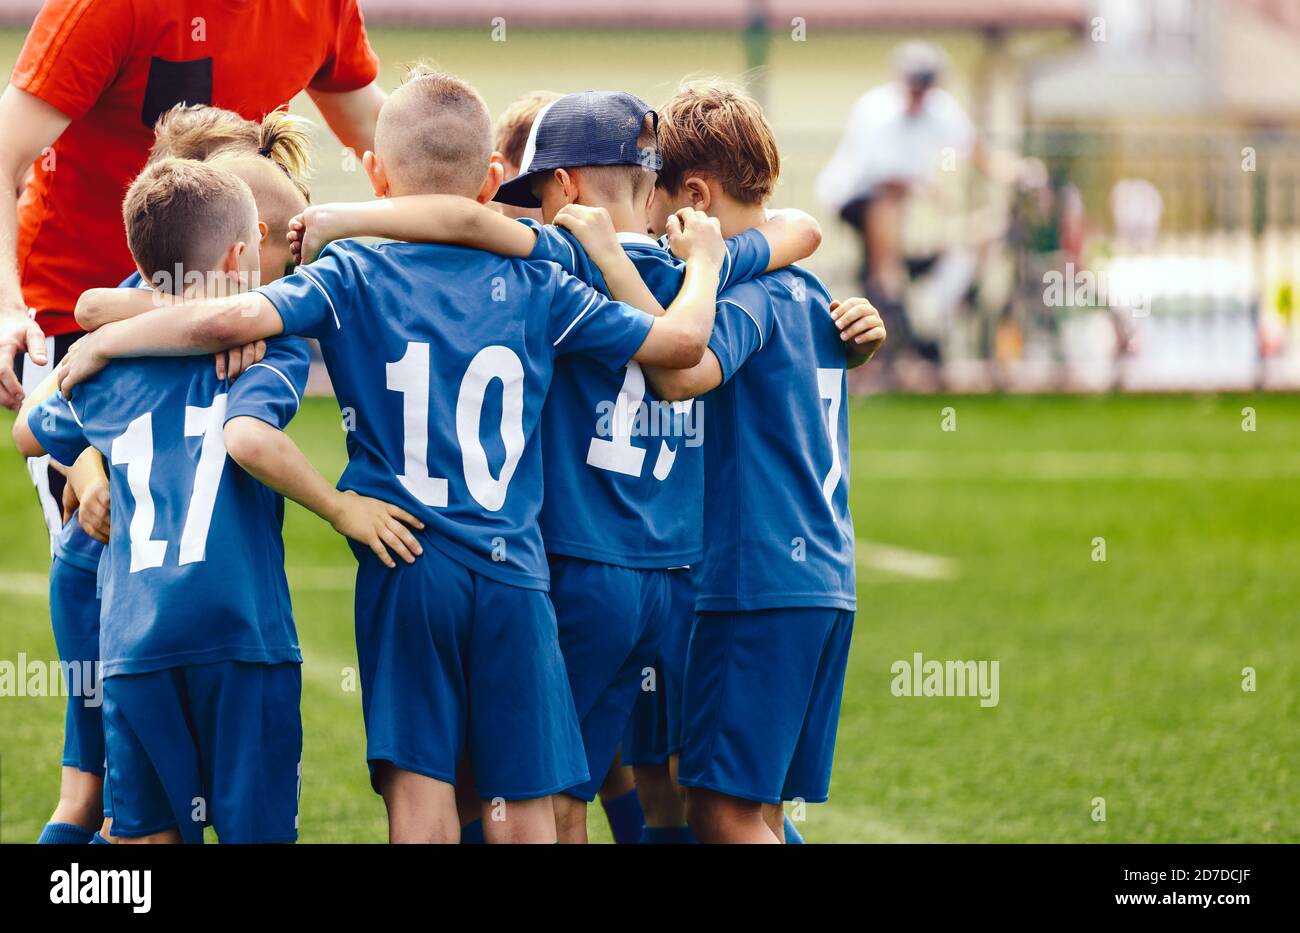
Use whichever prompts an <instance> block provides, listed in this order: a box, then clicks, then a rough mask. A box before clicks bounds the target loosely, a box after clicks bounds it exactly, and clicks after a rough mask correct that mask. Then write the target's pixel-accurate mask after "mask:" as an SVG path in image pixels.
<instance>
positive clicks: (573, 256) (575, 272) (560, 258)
mask: <svg viewBox="0 0 1300 933" xmlns="http://www.w3.org/2000/svg"><path fill="white" fill-rule="evenodd" d="M519 222H520V223H522V224H524V225H526V226H528V227H530V228H532V230H533V231H534V232H536V234H537V245H536V246H534V247H533V251H532V252H531V253H529V254H528V259H529V261H534V260H539V259H540V260H545V261H547V262H553V263H555V264H556V265H557V266H559V267H560V268H561V269H563V270H564V271H565V272H567V273H569V275H572V276H574V277H575V278H578V279H580V280H582V281H583V282H586V283H587V284H588V285H590V286H591V287H592V288H594V289H596V290H597V291H598V292H603V293H604V294H606V295H608V294H609V287H608V286H607V285H606V284H605V277H604V276H603V275H602V274H601V272H600V269H599V268H597V266H596V264H595V263H594V262H592V261H591V258H590V257H589V256H588V255H587V251H586V250H584V249H583V248H582V244H581V243H579V242H578V238H577V237H575V236H574V235H573V234H572V233H570V232H569V231H568V230H565V229H564V228H563V227H557V226H555V225H554V224H539V223H538V222H537V221H535V220H531V219H529V218H526V217H525V218H523V219H521V220H520V221H519Z"/></svg>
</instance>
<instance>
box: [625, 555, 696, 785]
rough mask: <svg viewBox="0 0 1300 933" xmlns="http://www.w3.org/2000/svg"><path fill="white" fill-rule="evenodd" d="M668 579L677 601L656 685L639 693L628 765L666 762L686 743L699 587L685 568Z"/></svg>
mask: <svg viewBox="0 0 1300 933" xmlns="http://www.w3.org/2000/svg"><path fill="white" fill-rule="evenodd" d="M668 579H669V585H670V587H671V594H670V599H671V606H670V608H669V610H668V617H667V619H666V620H665V624H664V627H663V633H662V635H661V636H660V639H659V656H658V658H656V659H655V680H654V682H653V684H652V686H653V689H642V690H641V691H639V692H638V693H637V698H636V705H635V706H634V707H633V708H632V718H631V720H630V721H629V722H628V725H627V731H626V732H625V733H624V735H623V763H624V764H629V765H657V764H664V763H666V762H667V761H668V758H669V756H671V755H676V754H677V753H678V752H679V751H680V750H681V747H682V742H681V733H682V676H683V674H685V672H686V645H687V643H688V642H689V641H690V638H691V624H692V623H693V622H694V621H695V587H694V585H693V584H692V583H691V572H690V570H689V569H688V568H685V567H682V568H678V569H676V570H672V571H670V572H669V576H668ZM643 687H644V684H643Z"/></svg>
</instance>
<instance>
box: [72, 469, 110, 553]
mask: <svg viewBox="0 0 1300 933" xmlns="http://www.w3.org/2000/svg"><path fill="white" fill-rule="evenodd" d="M69 485H71V484H69ZM109 514H110V512H109V492H108V480H107V479H103V480H96V481H95V482H93V483H91V485H90V486H88V487H83V488H82V490H81V506H80V508H79V509H78V510H77V521H78V523H80V525H81V530H82V531H84V532H85V533H86V534H88V535H90V536H91V537H92V538H94V539H95V540H96V541H98V542H99V543H100V544H108V536H109V534H110V533H111V532H112V525H111V523H110V521H109Z"/></svg>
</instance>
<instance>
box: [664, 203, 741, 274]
mask: <svg viewBox="0 0 1300 933" xmlns="http://www.w3.org/2000/svg"><path fill="white" fill-rule="evenodd" d="M668 245H669V247H671V248H672V251H673V255H674V256H676V257H677V258H678V259H682V260H684V261H686V262H693V261H694V262H711V263H713V264H714V265H716V266H717V267H718V268H719V269H721V268H722V259H723V257H724V256H725V255H726V253H727V247H726V244H725V243H723V242H722V229H721V228H720V227H719V226H718V221H717V220H716V219H715V218H713V217H710V216H709V215H708V214H706V213H704V212H703V211H697V210H695V209H694V208H691V207H683V208H682V209H681V210H679V211H678V212H677V213H675V214H673V215H672V216H671V217H669V218H668Z"/></svg>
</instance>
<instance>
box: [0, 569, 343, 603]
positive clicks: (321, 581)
mask: <svg viewBox="0 0 1300 933" xmlns="http://www.w3.org/2000/svg"><path fill="white" fill-rule="evenodd" d="M287 573H288V576H289V585H290V586H291V587H294V588H296V589H300V590H315V591H323V592H351V591H352V586H353V584H354V583H355V581H356V575H357V572H356V568H355V567H290V568H288V571H287ZM0 593H3V594H5V595H6V596H39V597H41V598H42V599H44V598H47V597H48V596H49V595H50V578H49V574H48V573H42V572H40V571H36V570H28V571H21V570H20V571H13V572H0Z"/></svg>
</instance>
